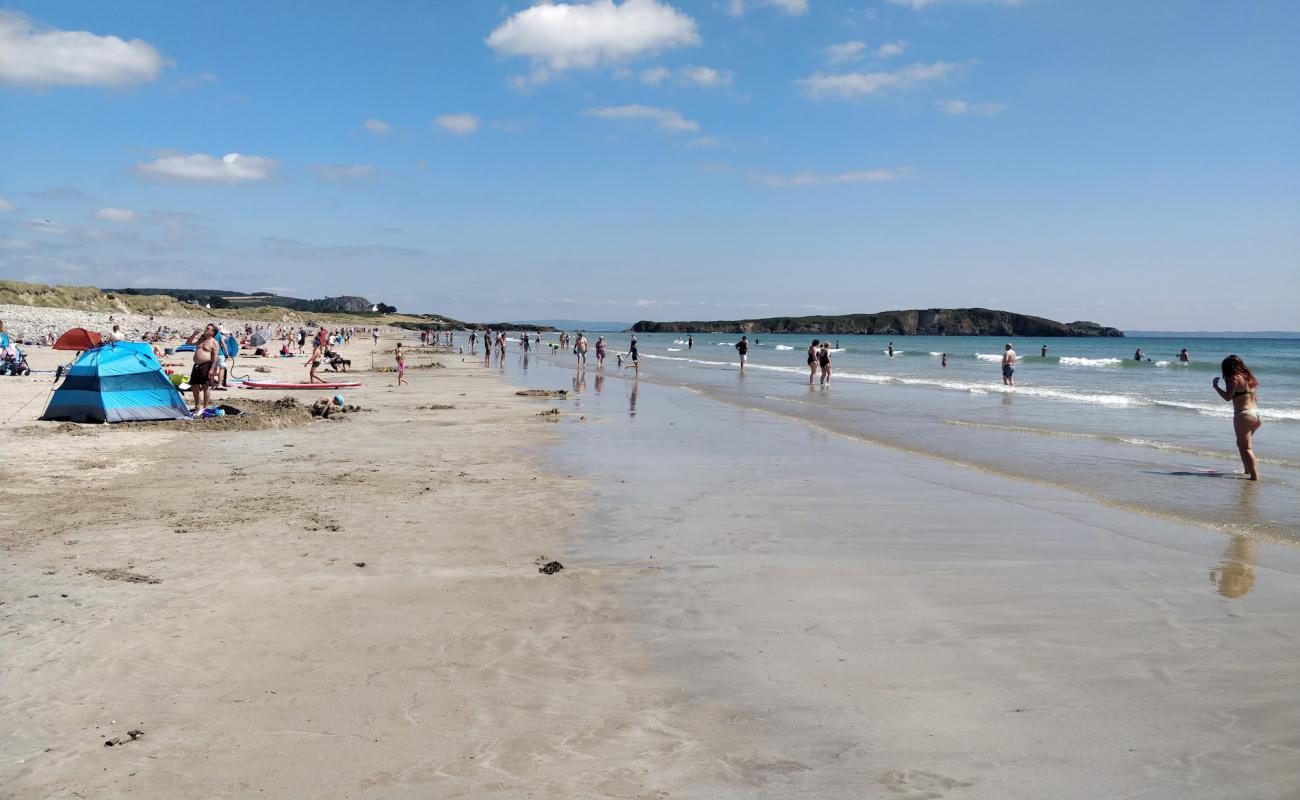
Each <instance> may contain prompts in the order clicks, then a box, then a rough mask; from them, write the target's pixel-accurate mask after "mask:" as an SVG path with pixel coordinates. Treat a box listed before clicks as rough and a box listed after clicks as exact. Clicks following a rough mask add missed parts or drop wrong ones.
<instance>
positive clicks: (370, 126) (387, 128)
mask: <svg viewBox="0 0 1300 800" xmlns="http://www.w3.org/2000/svg"><path fill="white" fill-rule="evenodd" d="M361 129H362V130H363V131H365V132H366V133H373V134H375V135H376V136H382V135H384V134H385V133H391V132H392V130H393V126H392V125H390V124H388V123H387V122H384V121H383V120H382V119H368V120H366V121H365V122H363V123H361Z"/></svg>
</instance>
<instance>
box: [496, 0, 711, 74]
mask: <svg viewBox="0 0 1300 800" xmlns="http://www.w3.org/2000/svg"><path fill="white" fill-rule="evenodd" d="M699 43H700V35H699V33H698V32H697V31H696V27H695V20H693V19H691V18H690V17H689V16H687V15H686V14H684V13H682V12H681V11H678V10H677V9H676V8H673V7H672V6H670V5H667V4H664V3H660V2H659V0H625V2H623V3H622V4H621V5H619V4H615V3H614V2H613V0H594V2H591V3H583V4H571V3H549V2H542V3H538V4H537V5H534V6H532V7H530V8H526V9H524V10H523V11H519V12H516V13H514V14H512V15H510V17H509V18H508V19H507V20H506V21H505V22H503V23H501V25H500V26H499V27H498V28H497V29H496V30H494V31H492V33H491V34H490V35H489V36H488V37H487V45H488V47H491V48H492V49H493V50H494V51H495V52H496V53H497V55H502V56H518V57H522V58H527V59H529V60H531V61H532V64H533V74H532V75H531V76H529V77H528V78H521V79H517V80H516V81H515V85H516V86H517V87H523V86H527V85H529V84H539V83H544V82H546V81H547V80H549V79H550V77H551V76H552V75H553V74H554V73H557V72H563V71H565V70H570V69H593V68H596V67H600V66H603V65H607V64H617V63H619V62H623V61H630V60H632V59H635V58H641V57H644V56H650V55H654V54H655V53H659V52H661V51H663V50H667V49H669V48H673V47H685V46H689V45H698V44H699Z"/></svg>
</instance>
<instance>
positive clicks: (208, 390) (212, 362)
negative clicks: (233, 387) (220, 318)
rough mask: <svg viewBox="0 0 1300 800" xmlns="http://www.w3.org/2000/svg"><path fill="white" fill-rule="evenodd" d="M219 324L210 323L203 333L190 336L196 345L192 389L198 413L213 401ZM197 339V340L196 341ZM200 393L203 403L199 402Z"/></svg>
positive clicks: (191, 374) (191, 379)
mask: <svg viewBox="0 0 1300 800" xmlns="http://www.w3.org/2000/svg"><path fill="white" fill-rule="evenodd" d="M216 336H217V326H215V325H213V324H212V323H208V325H207V326H206V327H204V328H203V333H202V334H200V333H199V332H198V331H195V332H194V335H193V336H191V337H190V341H189V344H192V345H194V366H193V367H192V368H191V369H190V389H191V390H193V392H194V413H195V414H198V413H201V412H202V411H203V409H205V408H207V407H208V406H209V405H210V404H211V403H212V382H213V381H215V380H216V379H217V374H216V373H217V340H216ZM196 340H197V341H196ZM200 394H201V395H202V398H201V399H202V401H203V402H202V403H200V402H199V400H200Z"/></svg>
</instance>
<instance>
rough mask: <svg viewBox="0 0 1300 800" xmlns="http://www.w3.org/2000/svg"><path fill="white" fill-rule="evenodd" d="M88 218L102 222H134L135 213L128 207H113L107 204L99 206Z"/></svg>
mask: <svg viewBox="0 0 1300 800" xmlns="http://www.w3.org/2000/svg"><path fill="white" fill-rule="evenodd" d="M90 218H91V219H97V220H101V221H104V222H135V221H136V219H137V215H136V213H135V212H134V211H132V210H130V209H129V208H114V207H112V206H109V207H107V208H101V209H99V210H98V211H96V212H95V213H94V214H91V215H90Z"/></svg>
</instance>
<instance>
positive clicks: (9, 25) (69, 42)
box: [0, 11, 168, 88]
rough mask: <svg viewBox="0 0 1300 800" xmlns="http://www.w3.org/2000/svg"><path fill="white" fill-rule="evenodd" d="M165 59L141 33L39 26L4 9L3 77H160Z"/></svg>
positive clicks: (14, 82) (74, 82)
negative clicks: (101, 32) (127, 37)
mask: <svg viewBox="0 0 1300 800" xmlns="http://www.w3.org/2000/svg"><path fill="white" fill-rule="evenodd" d="M167 63H168V62H167V60H166V59H164V58H163V56H162V54H161V53H159V52H158V51H157V50H156V49H155V48H154V46H153V45H151V44H149V43H148V42H145V41H142V40H140V39H132V40H130V41H126V40H124V39H120V38H118V37H116V36H99V35H97V34H94V33H90V32H89V31H65V30H59V29H57V28H46V27H39V26H37V25H36V24H35V23H33V22H32V21H31V20H30V19H28V18H27V17H26V16H24V15H22V14H19V13H17V12H15V11H0V83H6V84H9V85H11V86H25V87H33V88H38V87H48V86H122V85H125V84H130V83H147V82H149V81H153V80H157V78H158V75H159V74H160V73H161V72H162V70H163V67H164V66H166V65H167Z"/></svg>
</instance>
